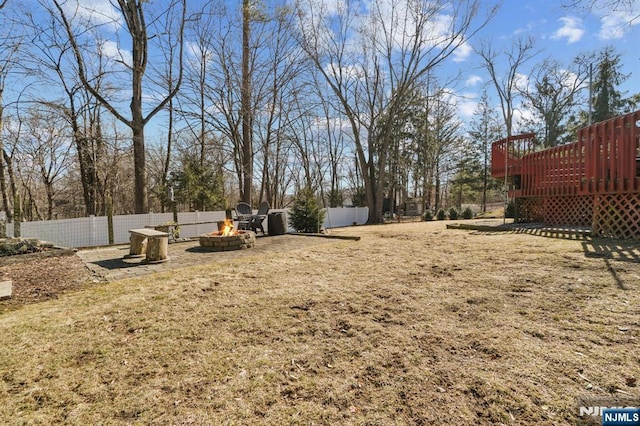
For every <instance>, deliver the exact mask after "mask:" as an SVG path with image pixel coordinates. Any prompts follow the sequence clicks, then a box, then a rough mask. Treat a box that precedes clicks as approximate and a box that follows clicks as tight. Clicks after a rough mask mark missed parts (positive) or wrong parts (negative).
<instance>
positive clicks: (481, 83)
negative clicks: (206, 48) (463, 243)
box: [31, 0, 640, 122]
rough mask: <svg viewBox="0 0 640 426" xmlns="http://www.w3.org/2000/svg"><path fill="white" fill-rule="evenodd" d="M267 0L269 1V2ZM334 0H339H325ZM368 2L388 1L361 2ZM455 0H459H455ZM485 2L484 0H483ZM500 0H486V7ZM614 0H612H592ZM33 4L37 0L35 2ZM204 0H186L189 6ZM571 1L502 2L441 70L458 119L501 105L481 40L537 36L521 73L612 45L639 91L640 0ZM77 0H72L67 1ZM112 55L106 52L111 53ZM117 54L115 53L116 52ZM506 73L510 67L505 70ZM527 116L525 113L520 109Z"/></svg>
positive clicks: (108, 15)
mask: <svg viewBox="0 0 640 426" xmlns="http://www.w3.org/2000/svg"><path fill="white" fill-rule="evenodd" d="M267 1H268V0H267ZM325 1H333V2H335V1H336V0H325ZM363 1H364V2H365V3H366V2H375V1H385V0H363ZM454 1H455V0H454ZM483 1H484V0H483ZM495 1H496V0H486V1H484V4H485V5H489V4H493V3H495ZM589 1H595V2H596V3H598V2H606V3H611V0H589ZM31 2H32V3H35V1H34V0H31ZM80 2H81V3H82V4H90V5H91V8H93V9H95V10H96V11H97V12H96V14H95V16H98V17H100V16H102V17H104V18H105V19H107V20H111V19H114V18H115V19H118V17H117V16H112V13H113V9H112V8H111V7H107V8H106V9H105V8H104V7H103V6H105V7H106V6H107V5H108V3H107V1H106V0H80ZM200 2H202V0H188V3H189V4H190V5H191V6H194V5H197V4H198V3H200ZM570 2H572V0H503V1H502V6H501V7H500V8H499V10H498V13H497V15H496V16H495V17H494V18H493V19H492V20H491V21H490V22H489V24H488V25H487V26H486V27H485V28H484V29H482V30H481V31H480V32H479V33H478V34H477V35H476V36H474V37H473V38H472V39H470V40H469V41H468V43H466V44H465V45H463V46H462V47H461V48H459V49H458V50H457V51H456V52H455V54H454V55H452V56H451V57H450V58H449V59H448V60H447V61H446V62H445V63H444V64H442V66H441V68H440V69H439V70H438V73H439V74H440V75H442V79H443V80H449V79H450V77H451V76H453V75H458V74H460V80H459V81H458V82H456V83H454V84H453V87H452V88H451V93H453V94H455V98H456V104H457V107H458V112H459V115H460V118H461V119H462V120H463V121H465V122H468V121H469V120H470V119H471V117H472V115H473V113H474V111H475V109H476V106H477V102H478V99H479V98H480V95H481V93H482V91H483V89H485V88H486V89H487V91H488V94H489V96H490V97H491V100H492V101H493V102H494V103H495V105H496V108H497V107H498V104H497V102H498V98H497V96H496V94H495V90H494V89H493V87H492V85H491V84H490V80H489V77H488V75H487V73H486V71H485V70H484V69H483V68H482V63H481V60H480V58H479V56H478V55H477V54H476V53H474V48H477V47H478V46H479V45H480V43H490V44H491V46H492V48H493V49H495V50H496V51H497V52H502V51H507V50H509V49H510V47H511V45H512V43H513V41H514V40H515V39H517V38H518V37H528V36H531V37H533V38H534V40H535V45H536V50H539V51H540V53H538V55H537V56H536V57H534V58H533V59H531V60H530V61H529V62H528V63H527V64H526V66H525V67H523V68H522V70H521V72H522V73H523V74H524V75H526V74H528V73H529V72H530V71H531V69H532V67H535V66H536V65H538V64H540V63H541V62H542V61H543V60H544V59H545V58H547V57H551V58H554V59H556V60H559V61H560V62H562V63H567V64H568V63H569V62H570V61H571V60H572V59H573V58H574V57H576V56H577V55H578V54H580V53H594V52H598V51H600V50H601V49H603V48H604V47H606V46H614V47H615V49H616V50H617V52H619V53H620V54H621V55H622V63H623V70H622V71H623V73H625V74H629V78H628V80H627V81H626V82H625V83H624V85H623V86H622V87H621V90H622V91H626V92H627V93H626V94H627V95H632V94H635V93H640V77H639V75H638V72H637V69H638V66H639V65H640V48H639V47H637V45H638V44H637V41H638V40H640V25H639V24H640V18H637V19H632V18H633V17H636V16H640V0H620V3H625V4H626V3H630V4H632V6H631V7H632V8H633V10H632V11H611V10H610V9H606V8H605V9H602V8H597V7H596V8H594V9H593V10H585V9H578V8H576V7H573V8H569V7H563V3H570ZM71 3H73V1H71V2H70V3H69V4H71ZM227 3H228V4H229V6H230V7H231V8H232V9H233V8H234V7H239V4H240V1H239V0H227ZM104 49H106V50H107V51H108V50H109V49H111V50H113V51H114V52H117V53H118V54H120V55H123V56H122V58H123V59H124V60H125V62H130V59H127V58H129V56H130V55H129V56H127V55H128V52H127V51H122V50H120V51H118V48H117V45H116V43H115V41H108V40H107V41H106V43H105V46H104ZM107 53H108V52H107ZM113 55H114V56H117V55H116V53H113ZM502 71H503V72H506V69H503V70H502ZM522 114H526V112H524V113H522Z"/></svg>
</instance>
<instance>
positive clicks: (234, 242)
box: [200, 230, 256, 251]
mask: <svg viewBox="0 0 640 426" xmlns="http://www.w3.org/2000/svg"><path fill="white" fill-rule="evenodd" d="M255 244H256V235H255V234H254V233H253V232H251V231H242V230H239V231H235V232H234V234H233V235H226V236H223V235H222V232H220V231H216V232H211V233H209V234H202V235H200V247H202V248H203V249H206V250H209V251H228V250H241V249H247V248H251V247H253V246H254V245H255Z"/></svg>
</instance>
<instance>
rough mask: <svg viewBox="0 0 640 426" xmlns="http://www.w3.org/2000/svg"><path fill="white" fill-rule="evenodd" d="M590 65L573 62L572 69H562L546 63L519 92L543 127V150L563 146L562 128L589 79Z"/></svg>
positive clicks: (581, 61) (549, 62) (576, 60)
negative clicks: (561, 144)
mask: <svg viewBox="0 0 640 426" xmlns="http://www.w3.org/2000/svg"><path fill="white" fill-rule="evenodd" d="M588 62H589V61H585V60H584V58H581V57H579V58H576V59H575V60H574V62H573V66H571V67H565V66H562V65H561V64H560V63H559V62H558V61H555V60H552V59H547V60H545V61H543V62H542V64H541V65H540V66H538V67H535V70H534V71H533V72H532V73H531V75H530V76H529V85H528V87H526V88H518V90H519V91H520V93H521V95H522V96H523V97H524V99H525V104H526V105H528V106H529V107H531V109H532V110H533V111H534V113H535V114H536V116H537V118H539V119H540V122H541V123H542V141H543V145H544V146H545V147H552V146H556V145H558V144H560V143H562V136H563V133H565V129H564V127H563V125H562V123H563V122H565V121H566V119H567V118H568V116H569V113H570V112H571V110H572V109H573V108H574V107H575V106H576V104H577V103H578V101H579V100H578V99H577V97H578V94H579V92H580V91H581V90H582V89H584V88H585V83H586V81H587V79H588V78H589V65H588Z"/></svg>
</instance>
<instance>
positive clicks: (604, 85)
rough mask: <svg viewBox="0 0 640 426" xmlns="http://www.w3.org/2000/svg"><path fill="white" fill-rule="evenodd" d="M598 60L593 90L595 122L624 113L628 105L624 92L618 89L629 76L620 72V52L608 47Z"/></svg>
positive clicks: (593, 119) (593, 118) (593, 116)
mask: <svg viewBox="0 0 640 426" xmlns="http://www.w3.org/2000/svg"><path fill="white" fill-rule="evenodd" d="M597 61H598V65H597V72H596V73H595V76H594V80H593V92H592V101H593V114H592V122H593V123H597V122H599V121H604V120H608V119H610V118H613V117H615V116H618V115H620V114H623V113H624V112H626V111H625V110H626V108H625V107H626V106H627V105H628V101H627V100H625V99H624V98H623V95H624V94H623V93H622V92H620V91H619V90H618V86H620V85H621V84H622V83H624V82H625V81H626V80H627V78H628V77H629V76H628V75H625V74H622V73H621V72H620V65H621V64H620V53H618V52H616V51H615V49H614V48H613V47H607V48H605V49H604V50H603V51H602V52H600V55H599V56H598V59H597Z"/></svg>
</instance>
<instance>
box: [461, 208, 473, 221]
mask: <svg viewBox="0 0 640 426" xmlns="http://www.w3.org/2000/svg"><path fill="white" fill-rule="evenodd" d="M462 218H463V219H472V218H473V210H471V209H470V208H469V207H467V208H466V209H464V210H463V211H462Z"/></svg>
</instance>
